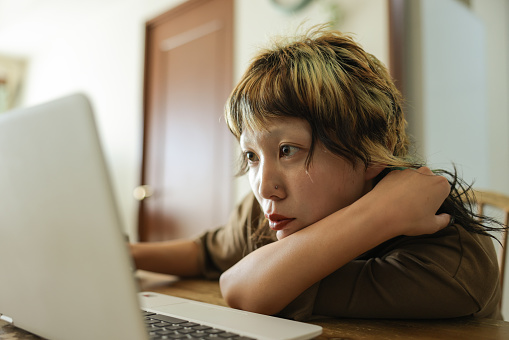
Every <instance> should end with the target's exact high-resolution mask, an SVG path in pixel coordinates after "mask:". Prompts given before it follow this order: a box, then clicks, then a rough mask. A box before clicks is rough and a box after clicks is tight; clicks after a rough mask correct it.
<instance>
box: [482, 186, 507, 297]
mask: <svg viewBox="0 0 509 340" xmlns="http://www.w3.org/2000/svg"><path fill="white" fill-rule="evenodd" d="M474 195H475V199H476V204H477V209H478V213H479V214H485V213H486V208H494V209H496V211H501V212H503V213H504V217H503V222H504V225H505V226H506V227H507V226H508V223H509V196H506V195H503V194H500V193H496V192H493V191H487V190H474ZM488 215H489V214H488ZM507 238H508V231H507V230H504V231H503V232H502V235H501V237H499V240H500V244H501V246H502V248H501V251H500V254H499V260H498V265H499V268H500V286H501V287H504V270H505V262H506V255H507V247H506V246H507ZM502 289H503V288H502Z"/></svg>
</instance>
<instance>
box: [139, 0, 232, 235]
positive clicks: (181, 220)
mask: <svg viewBox="0 0 509 340" xmlns="http://www.w3.org/2000/svg"><path fill="white" fill-rule="evenodd" d="M232 56H233V0H190V1H188V2H186V3H184V4H182V5H180V6H178V7H175V8H174V9H172V10H170V11H169V12H167V13H165V14H163V15H161V16H159V17H157V18H155V19H153V20H151V21H150V22H148V23H147V26H146V51H145V86H144V88H145V89H144V91H145V93H144V119H145V122H144V145H143V165H142V186H141V187H140V188H138V189H139V190H138V194H139V199H140V200H141V202H140V215H139V239H140V241H142V242H148V241H161V240H168V239H175V238H182V237H192V236H194V235H197V234H198V233H200V232H202V231H203V230H205V229H210V228H213V227H216V226H219V225H222V224H224V223H225V222H226V219H227V217H228V213H229V211H230V210H231V207H232V180H233V160H232V158H233V157H232V153H233V147H232V143H233V137H232V136H231V134H230V132H229V131H228V129H227V127H226V123H225V121H224V119H222V117H223V109H224V104H225V102H226V99H227V97H228V95H229V94H230V92H231V90H232V87H233V79H232V78H233V76H232V74H233V57H232Z"/></svg>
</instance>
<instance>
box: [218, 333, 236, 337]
mask: <svg viewBox="0 0 509 340" xmlns="http://www.w3.org/2000/svg"><path fill="white" fill-rule="evenodd" d="M218 335H219V337H220V338H236V337H238V336H239V335H238V334H235V333H230V332H224V333H220V334H218Z"/></svg>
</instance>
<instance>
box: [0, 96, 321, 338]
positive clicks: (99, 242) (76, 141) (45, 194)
mask: <svg viewBox="0 0 509 340" xmlns="http://www.w3.org/2000/svg"><path fill="white" fill-rule="evenodd" d="M108 176H109V175H108V171H107V166H106V163H105V160H104V157H103V154H102V151H101V145H100V140H99V136H98V133H97V130H96V124H95V121H94V115H93V112H92V108H91V105H90V102H89V100H88V99H87V97H86V96H84V95H82V94H73V95H69V96H67V97H64V98H60V99H57V100H54V101H52V102H48V103H45V104H41V105H39V106H35V107H32V108H25V109H18V110H14V111H11V112H8V113H2V114H0V193H1V197H2V198H1V200H0V268H2V274H1V278H0V319H2V320H4V321H7V322H10V323H12V324H13V325H14V326H16V327H19V328H22V329H25V330H27V331H29V332H31V333H34V334H37V335H39V336H41V337H43V338H48V339H55V340H58V339H65V340H69V339H75V340H80V339H87V340H90V339H95V340H97V339H107V340H111V339H133V340H143V339H152V338H157V336H162V337H163V338H164V336H166V337H169V336H170V335H171V334H173V333H172V332H173V328H177V327H178V325H179V324H180V325H184V326H186V327H184V328H186V329H188V334H194V335H193V336H199V334H200V332H202V334H203V337H204V338H205V336H206V335H207V334H216V336H217V338H218V339H228V336H231V338H232V339H233V338H235V337H234V335H233V334H237V335H238V337H237V339H278V340H281V339H308V338H312V337H315V336H318V335H319V334H321V332H322V329H321V327H319V326H316V325H311V324H307V323H302V322H296V321H292V320H286V319H282V318H276V317H271V316H266V315H259V314H255V313H249V312H245V311H240V310H235V309H231V308H227V307H221V306H216V305H212V304H206V303H201V302H196V301H192V300H186V299H182V298H177V297H172V296H168V295H161V294H156V293H152V292H138V290H137V285H136V280H135V279H134V275H133V271H132V261H131V257H130V254H129V252H128V247H127V245H126V242H125V237H124V234H123V229H122V226H121V223H120V219H119V215H118V212H117V206H116V204H115V199H114V196H113V193H112V188H111V183H110V180H109V177H108ZM156 324H157V325H167V327H166V328H164V327H163V332H162V333H164V332H166V334H163V335H161V334H160V333H158V332H156V331H155V329H156V328H154V327H155V325H156ZM168 325H170V326H168ZM191 325H199V326H196V327H197V329H198V330H197V331H196V332H194V330H193V333H189V329H192V327H191ZM205 330H208V333H206V332H205ZM219 335H222V336H219ZM190 337H191V335H188V336H187V338H190Z"/></svg>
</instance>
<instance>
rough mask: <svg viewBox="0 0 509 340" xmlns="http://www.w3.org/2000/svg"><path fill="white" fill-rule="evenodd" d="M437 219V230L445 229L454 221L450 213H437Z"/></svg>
mask: <svg viewBox="0 0 509 340" xmlns="http://www.w3.org/2000/svg"><path fill="white" fill-rule="evenodd" d="M435 216H436V217H435V221H436V228H437V229H436V230H435V232H437V231H439V230H442V229H444V228H445V227H447V226H449V225H452V224H453V223H454V219H453V218H452V217H451V215H449V214H445V213H444V214H439V215H435Z"/></svg>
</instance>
